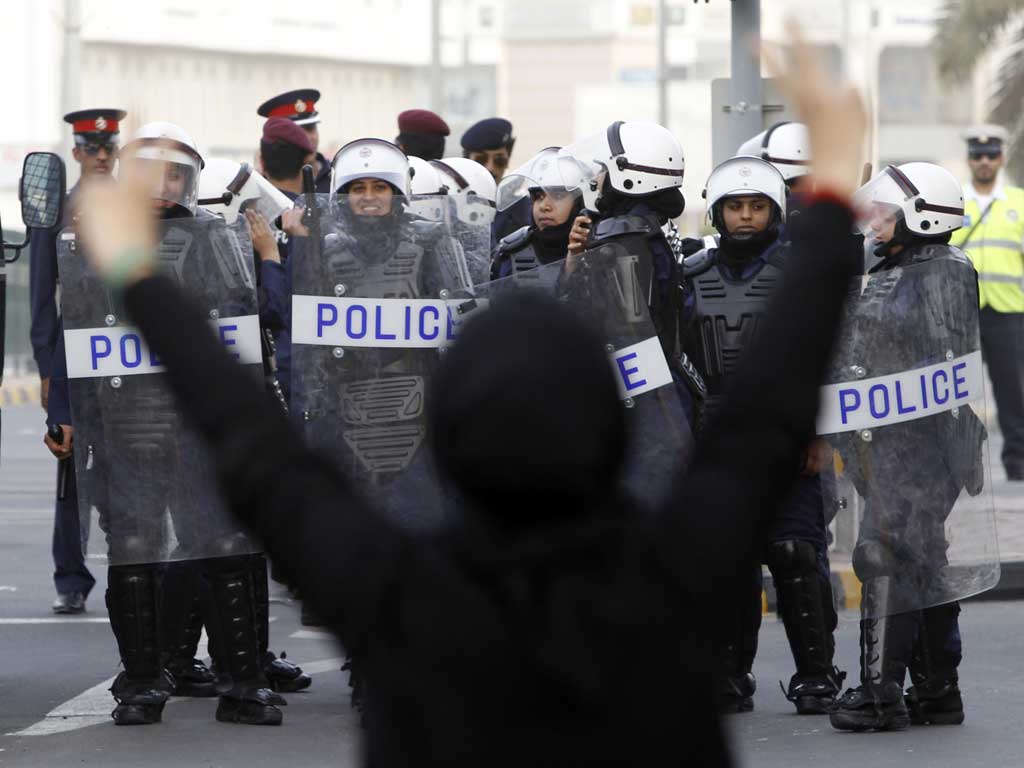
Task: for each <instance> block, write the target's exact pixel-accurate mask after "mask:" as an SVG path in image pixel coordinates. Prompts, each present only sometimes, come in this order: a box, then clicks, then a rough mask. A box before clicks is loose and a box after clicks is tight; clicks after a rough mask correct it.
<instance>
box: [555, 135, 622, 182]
mask: <svg viewBox="0 0 1024 768" xmlns="http://www.w3.org/2000/svg"><path fill="white" fill-rule="evenodd" d="M610 159H611V149H610V148H609V147H608V135H607V132H606V131H600V132H599V133H595V134H593V135H592V136H588V137H587V138H585V139H581V140H580V141H578V142H576V143H575V144H570V145H569V146H568V147H564V148H562V149H561V150H559V152H558V172H559V174H560V175H561V179H562V186H564V187H565V188H566V189H579V190H584V189H586V188H588V187H593V186H596V184H597V182H598V178H599V177H600V175H601V173H602V172H603V171H604V170H605V164H606V163H607V162H608V161H609V160H610Z"/></svg>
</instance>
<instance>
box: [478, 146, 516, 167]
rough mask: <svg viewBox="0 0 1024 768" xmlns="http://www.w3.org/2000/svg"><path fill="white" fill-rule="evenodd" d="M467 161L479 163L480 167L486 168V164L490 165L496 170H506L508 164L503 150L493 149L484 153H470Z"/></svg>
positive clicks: (507, 158)
mask: <svg viewBox="0 0 1024 768" xmlns="http://www.w3.org/2000/svg"><path fill="white" fill-rule="evenodd" d="M469 159H470V160H473V161H474V162H477V163H480V165H483V166H487V165H488V163H490V165H493V166H494V167H495V168H497V169H498V170H503V169H505V168H508V162H509V156H508V152H507V151H506V150H504V149H495V150H489V151H485V152H470V153H469Z"/></svg>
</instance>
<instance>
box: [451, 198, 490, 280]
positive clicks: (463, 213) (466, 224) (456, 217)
mask: <svg viewBox="0 0 1024 768" xmlns="http://www.w3.org/2000/svg"><path fill="white" fill-rule="evenodd" d="M452 197H453V200H452V201H451V202H452V204H453V210H452V214H453V216H452V220H451V221H452V235H453V236H454V237H455V239H456V240H457V241H458V243H459V245H460V246H461V248H462V252H463V254H464V255H465V259H466V269H467V270H468V271H469V279H470V281H471V282H472V284H473V285H479V284H480V283H486V282H487V281H488V280H490V279H491V223H492V222H493V221H494V209H493V208H487V207H486V201H482V202H477V203H476V204H470V205H464V204H463V201H462V200H461V199H460V197H461V195H453V196H452ZM481 200H482V199H481ZM488 212H489V214H490V215H486V214H487V213H488Z"/></svg>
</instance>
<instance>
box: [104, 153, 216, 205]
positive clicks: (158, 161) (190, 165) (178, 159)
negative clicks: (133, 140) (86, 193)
mask: <svg viewBox="0 0 1024 768" xmlns="http://www.w3.org/2000/svg"><path fill="white" fill-rule="evenodd" d="M199 167H200V160H199V158H198V157H196V156H195V155H192V154H191V153H189V152H185V151H183V150H181V149H177V148H175V147H168V146H158V145H143V146H141V147H138V148H137V149H134V150H133V151H131V152H130V153H126V154H125V155H124V156H122V158H121V163H120V166H119V174H118V175H119V177H120V178H122V179H126V180H128V179H136V178H142V179H145V180H146V181H147V182H148V183H151V184H152V187H151V192H150V197H151V198H152V199H153V200H154V201H156V202H157V203H158V204H159V207H162V208H171V207H174V206H181V207H182V208H185V209H186V210H188V211H189V212H191V213H195V212H196V202H197V200H198V198H199Z"/></svg>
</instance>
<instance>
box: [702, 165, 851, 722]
mask: <svg viewBox="0 0 1024 768" xmlns="http://www.w3.org/2000/svg"><path fill="white" fill-rule="evenodd" d="M705 196H706V198H707V205H708V213H709V217H710V219H711V223H712V225H713V226H714V227H715V229H717V230H718V232H719V235H720V242H719V245H718V246H717V247H715V248H711V249H707V250H702V251H700V252H698V253H696V254H694V255H692V256H690V257H688V258H686V259H685V261H684V262H683V276H684V284H683V288H684V293H685V299H684V301H685V303H686V309H685V311H684V321H683V331H682V334H683V347H684V349H685V350H686V353H687V354H688V355H689V358H690V359H691V360H692V361H693V364H694V365H695V366H696V367H697V369H698V370H699V371H700V373H701V375H702V377H703V380H704V382H705V383H706V385H707V397H706V399H705V401H704V404H703V408H702V413H701V419H700V421H701V428H702V429H714V419H715V415H716V411H717V409H718V407H719V404H720V402H721V398H722V395H723V392H724V390H725V387H726V385H727V383H728V382H729V381H730V380H731V378H732V377H733V376H734V375H735V372H736V369H737V365H738V363H739V361H740V360H741V358H742V357H743V355H744V353H745V351H746V350H747V349H749V347H750V345H751V344H752V343H754V342H755V340H756V334H757V326H758V324H759V323H760V322H762V320H763V317H764V314H765V311H766V309H767V303H768V300H769V298H770V297H771V295H772V294H773V293H774V292H775V289H776V287H777V285H778V283H779V281H780V279H781V277H782V268H783V264H784V261H785V244H784V243H783V242H781V241H780V239H779V232H780V229H781V227H782V226H783V224H784V222H785V220H786V184H785V180H784V178H783V176H782V174H781V173H779V171H778V170H777V169H776V168H775V167H774V166H773V165H772V164H770V163H769V162H767V161H765V160H761V159H759V158H755V157H745V156H738V157H735V158H732V159H730V160H727V161H725V162H724V163H722V164H721V165H719V166H718V167H717V168H715V170H714V171H713V172H712V173H711V175H710V177H709V178H708V181H707V187H706V190H705ZM830 458H831V450H830V449H829V448H828V445H827V444H826V443H824V442H823V441H821V440H816V441H814V442H813V443H812V444H811V445H810V446H808V448H807V452H806V454H805V457H804V462H803V465H802V466H801V467H800V469H801V470H802V471H801V476H800V478H799V480H797V481H796V484H795V487H794V488H793V490H792V492H791V494H790V496H789V497H788V499H786V500H785V501H784V502H783V503H782V505H781V506H780V509H779V510H778V512H777V514H776V515H775V516H774V517H773V519H772V523H771V525H770V528H769V531H768V540H767V543H766V547H765V551H764V559H765V561H766V562H767V563H768V567H769V568H770V569H771V572H772V575H773V577H774V579H775V588H776V592H777V594H778V599H779V614H780V616H781V617H782V621H783V624H784V625H785V628H786V635H787V636H788V638H789V643H790V648H791V650H792V652H793V660H794V661H795V662H796V674H794V675H793V677H792V678H791V680H790V683H789V688H788V690H787V691H786V697H787V698H788V699H789V700H790V701H792V702H793V703H794V704H795V705H796V708H797V712H799V713H800V714H823V713H825V712H826V711H827V709H828V707H829V706H830V705H831V702H832V701H833V700H834V698H835V696H836V695H837V694H838V693H839V690H840V685H841V684H842V680H843V675H842V673H840V672H838V670H836V669H835V667H834V666H833V664H832V658H833V654H834V650H835V643H834V639H833V632H834V630H835V627H836V623H837V620H838V617H837V615H836V611H835V607H834V605H833V598H832V589H831V585H830V580H829V563H828V551H827V537H826V529H825V527H826V523H825V513H824V502H823V496H822V487H821V481H820V478H819V474H820V473H821V472H823V471H824V470H825V469H826V468H827V465H828V462H829V460H830ZM794 479H796V478H794ZM744 584H745V587H744V589H743V593H742V595H741V597H740V602H739V604H738V605H736V606H735V610H734V611H733V614H732V621H731V622H729V626H727V627H725V628H724V632H725V641H724V651H725V653H724V669H723V674H722V689H721V692H720V705H721V707H722V709H723V711H726V712H743V711H749V710H751V709H753V698H752V697H753V694H754V690H755V688H756V682H755V679H754V676H753V674H752V671H751V670H752V667H753V662H754V656H755V654H756V652H757V634H758V629H759V628H760V624H761V566H760V564H759V563H758V564H756V565H755V567H754V568H753V569H752V571H751V573H750V574H749V578H746V579H745V580H744Z"/></svg>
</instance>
